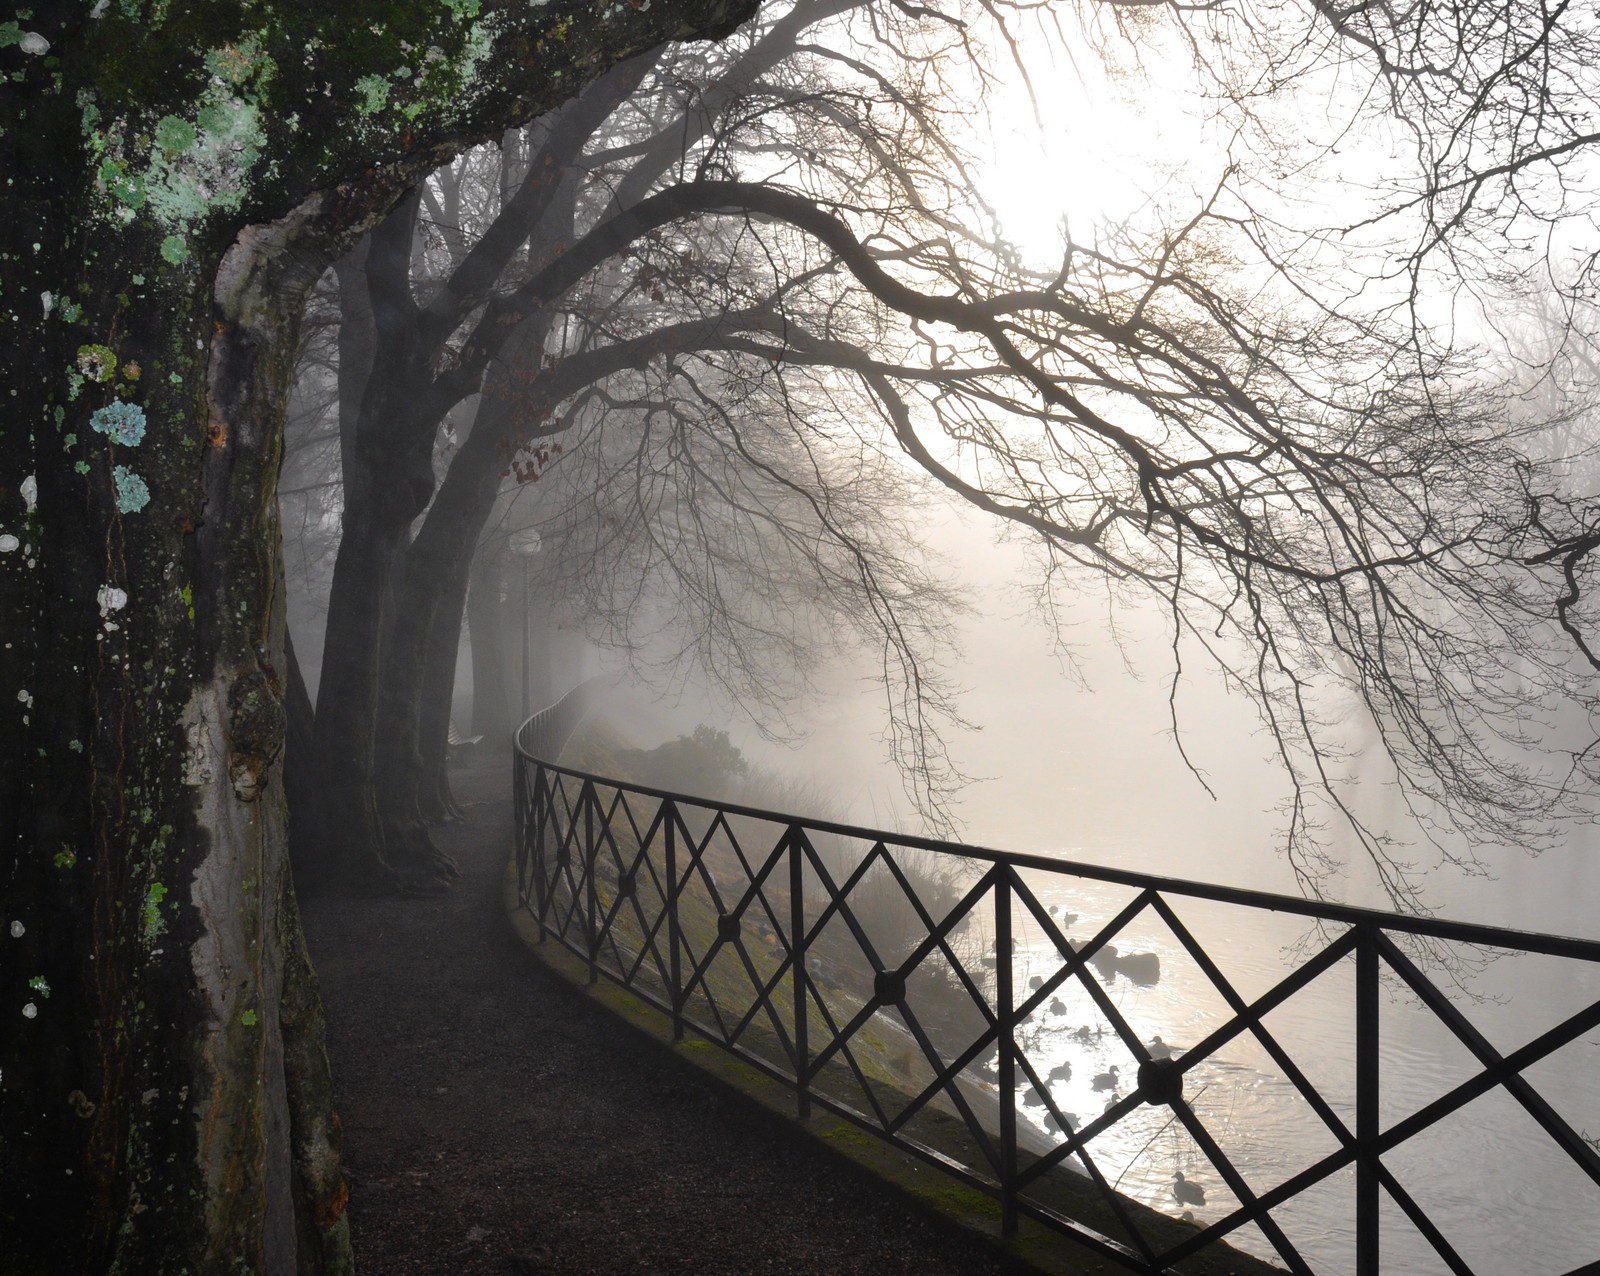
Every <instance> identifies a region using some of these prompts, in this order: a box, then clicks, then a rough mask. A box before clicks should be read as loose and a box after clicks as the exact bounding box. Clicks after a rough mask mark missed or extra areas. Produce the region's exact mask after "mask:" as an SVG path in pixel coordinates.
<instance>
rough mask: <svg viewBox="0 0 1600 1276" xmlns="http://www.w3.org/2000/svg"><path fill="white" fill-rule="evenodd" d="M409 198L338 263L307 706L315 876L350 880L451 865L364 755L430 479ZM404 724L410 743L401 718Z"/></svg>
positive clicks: (381, 717)
mask: <svg viewBox="0 0 1600 1276" xmlns="http://www.w3.org/2000/svg"><path fill="white" fill-rule="evenodd" d="M416 207H417V201H416V197H415V195H413V197H411V198H409V199H407V200H406V201H405V202H404V203H403V204H402V205H401V207H400V208H399V209H397V210H396V211H395V212H394V213H393V214H392V215H391V216H390V217H389V218H388V219H387V220H386V221H385V222H384V224H383V225H382V226H381V227H379V228H378V229H377V230H375V231H374V232H373V233H372V235H371V236H370V239H369V242H368V245H367V249H366V253H365V255H364V258H362V257H357V256H355V255H353V256H352V258H350V259H347V260H346V261H345V262H342V263H341V264H340V268H339V282H340V293H341V310H342V315H341V324H340V374H339V392H340V407H339V425H340V448H341V453H342V457H343V475H344V510H343V519H342V534H341V537H340V541H339V552H338V555H337V557H336V558H335V560H334V569H333V582H332V586H331V588H330V591H329V595H328V623H327V635H326V640H325V645H324V647H323V656H322V678H321V682H320V684H319V686H320V688H321V691H320V693H319V695H318V705H317V719H316V757H317V768H318V780H319V786H320V802H319V809H318V815H317V821H316V827H315V829H314V830H313V836H314V838H315V840H316V843H317V850H316V852H315V857H316V859H317V860H318V861H319V865H318V869H317V875H318V879H319V880H326V881H331V882H334V883H337V884H339V885H341V886H344V887H348V888H353V889H358V890H360V889H364V890H372V889H386V888H391V887H394V886H397V885H401V884H404V883H417V882H419V881H421V880H425V879H428V878H430V877H435V876H437V877H441V878H443V879H445V880H448V879H449V878H451V877H453V876H454V873H453V870H452V868H451V866H450V864H449V861H448V860H447V859H445V858H444V857H443V856H441V855H440V854H439V852H438V851H437V850H435V848H434V847H433V844H432V841H431V839H429V838H428V836H427V833H426V830H425V829H423V828H422V826H421V822H420V820H418V819H417V818H416V813H415V810H414V805H415V800H414V794H413V797H412V800H411V801H410V802H408V803H406V804H403V805H397V804H396V803H395V802H394V801H392V800H391V799H392V798H393V797H394V795H395V794H396V793H397V792H399V790H397V789H396V788H395V786H394V784H393V783H392V780H391V778H388V777H385V776H384V774H383V771H384V767H385V766H386V765H388V763H387V762H386V761H381V760H380V759H379V756H378V754H379V740H380V739H381V738H383V737H384V733H385V732H387V731H392V730H394V729H395V724H396V722H397V721H399V722H403V721H405V720H406V719H405V718H404V716H403V715H402V716H401V717H400V718H398V719H396V718H395V717H394V716H393V714H388V715H385V714H384V713H383V711H382V708H381V705H382V700H383V696H384V685H385V673H384V669H385V666H386V664H391V663H394V661H395V660H396V659H398V660H399V661H400V662H401V663H402V664H403V663H404V662H405V661H406V659H407V657H406V656H405V655H404V654H400V655H398V656H390V657H388V658H386V656H385V651H384V644H385V637H386V635H388V636H390V637H392V630H393V624H394V618H395V617H397V616H403V615H404V611H403V609H401V610H400V611H396V609H395V606H394V600H393V597H392V589H393V586H394V584H395V582H396V581H397V580H399V579H402V578H403V568H402V565H401V563H400V558H399V556H400V553H401V548H402V546H403V545H404V543H405V537H406V533H407V531H408V530H409V528H410V525H411V522H412V520H413V519H415V518H416V516H417V515H418V514H420V513H421V512H422V510H423V509H424V508H425V507H426V505H427V503H428V498H429V496H430V495H431V494H432V491H433V464H432V441H433V435H434V431H435V429H436V427H437V424H438V421H439V420H440V419H442V416H443V414H442V413H436V412H435V411H434V410H433V409H432V407H431V406H430V403H431V396H430V395H429V393H428V387H429V386H430V385H431V381H432V377H431V374H430V373H429V372H428V370H427V368H426V367H425V366H422V365H421V364H420V362H419V359H418V357H417V351H416V349H415V328H414V325H412V324H411V323H410V322H409V308H410V307H411V304H412V303H411V302H410V298H409V287H410V285H409V271H410V256H411V245H412V239H413V227H414V224H415V216H416ZM347 356H348V358H349V366H348V367H347V363H346V359H347ZM406 734H407V736H408V739H409V740H410V741H413V742H414V735H415V729H414V728H411V729H410V730H409V731H407V733H406ZM395 743H396V744H398V743H399V742H395ZM390 752H391V750H389V749H385V753H386V754H388V753H390Z"/></svg>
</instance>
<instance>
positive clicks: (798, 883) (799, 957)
mask: <svg viewBox="0 0 1600 1276" xmlns="http://www.w3.org/2000/svg"><path fill="white" fill-rule="evenodd" d="M804 840H805V835H804V834H803V833H802V832H801V831H800V826H799V825H798V824H791V825H790V826H789V935H790V944H791V947H792V949H793V953H792V957H793V959H794V1080H795V1087H796V1090H797V1092H798V1098H797V1115H798V1116H799V1118H800V1120H802V1121H804V1120H806V1119H807V1118H808V1117H809V1116H810V1115H811V1079H810V1078H809V1077H808V1076H807V1075H806V1074H807V1072H809V1071H810V1067H811V1043H810V1040H809V1035H808V1033H807V1031H806V1029H807V1025H808V1020H809V1018H810V1016H809V1015H808V1013H807V1012H808V1010H809V1009H810V1006H809V1002H808V1000H807V997H806V902H805V894H804V891H805V885H804V883H805V857H804V855H802V854H801V851H800V847H801V844H802V843H803V842H804Z"/></svg>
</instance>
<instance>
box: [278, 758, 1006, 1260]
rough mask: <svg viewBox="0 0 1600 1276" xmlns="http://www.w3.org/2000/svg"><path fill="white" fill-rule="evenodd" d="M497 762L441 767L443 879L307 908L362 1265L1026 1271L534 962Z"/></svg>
mask: <svg viewBox="0 0 1600 1276" xmlns="http://www.w3.org/2000/svg"><path fill="white" fill-rule="evenodd" d="M509 772H510V766H509V763H507V764H505V765H479V766H476V767H474V768H472V769H470V770H465V771H459V772H457V773H456V775H455V779H456V783H457V796H458V798H461V799H462V800H463V805H464V806H465V807H466V809H467V812H468V814H469V816H470V819H469V821H468V822H467V823H464V824H458V825H454V826H452V827H450V828H448V829H445V830H442V831H441V833H440V837H439V840H440V842H441V843H442V844H444V845H445V846H447V847H448V848H449V849H450V850H451V851H452V852H453V853H454V854H455V855H456V856H457V857H458V858H459V859H460V862H461V867H462V878H461V881H460V882H459V883H458V884H457V886H456V888H455V890H453V891H451V892H449V893H448V894H445V895H441V896H438V897H433V898H423V899H369V900H341V899H313V900H308V901H306V902H305V904H304V915H305V925H306V931H307V934H308V937H309V940H310V944H311V951H312V957H313V959H314V961H315V963H316V967H317V970H318V973H319V976H320V978H321V981H322V991H323V997H324V1000H325V1002H326V1005H327V1018H328V1047H329V1053H330V1054H331V1056H332V1061H333V1072H334V1083H335V1088H336V1092H337V1096H338V1105H339V1110H340V1113H341V1115H342V1117H343V1121H344V1130H345V1151H346V1158H347V1165H348V1169H349V1173H350V1179H351V1205H350V1217H351V1227H352V1232H353V1235H354V1239H355V1246H356V1257H357V1263H358V1267H359V1271H360V1272H361V1273H362V1276H404V1274H406V1273H451V1274H460V1276H471V1274H473V1273H497V1274H498V1273H561V1274H562V1276H567V1274H571V1276H582V1274H586V1273H595V1274H596V1276H600V1274H602V1273H603V1274H605V1276H613V1274H617V1273H652V1274H654V1273H674V1272H683V1273H691V1272H692V1273H698V1274H700V1276H708V1274H709V1276H721V1274H725V1273H726V1274H733V1273H739V1274H746V1273H749V1274H755V1273H760V1274H762V1276H767V1274H772V1273H796V1274H804V1276H817V1274H827V1276H834V1274H842V1273H863V1274H865V1273H872V1274H874V1276H889V1274H891V1273H899V1272H906V1273H911V1272H915V1273H919V1274H920V1276H938V1274H941V1273H950V1274H960V1276H966V1274H968V1273H973V1274H988V1273H997V1274H998V1273H1021V1272H1024V1271H1027V1270H1030V1269H1026V1268H1023V1267H1021V1266H1019V1265H1018V1264H1016V1263H1014V1262H1011V1261H1009V1260H1007V1259H1006V1258H1005V1257H1004V1256H1003V1255H1002V1254H1000V1253H999V1252H998V1251H996V1250H995V1249H993V1248H992V1247H990V1246H987V1245H985V1244H983V1243H982V1241H981V1240H978V1239H976V1238H974V1237H972V1236H970V1235H968V1234H966V1233H963V1232H960V1231H959V1230H957V1229H956V1228H954V1227H953V1225H951V1224H949V1223H947V1222H946V1221H945V1220H944V1219H942V1218H940V1217H938V1216H937V1215H934V1214H931V1213H929V1212H927V1211H924V1210H922V1209H921V1208H919V1207H917V1206H915V1205H913V1204H911V1203H909V1202H907V1201H906V1200H905V1199H904V1198H902V1197H901V1196H899V1195H898V1194H897V1193H895V1192H894V1191H893V1190H892V1189H891V1188H889V1187H887V1186H885V1185H883V1184H881V1183H879V1182H878V1181H877V1180H875V1179H873V1178H871V1177H870V1176H868V1175H866V1174H865V1173H864V1172H862V1171H860V1170H858V1169H857V1168H856V1167H855V1166H853V1165H852V1164H850V1163H849V1162H847V1161H845V1160H843V1159H842V1158H839V1157H836V1156H834V1155H833V1154H832V1153H830V1152H829V1151H827V1150H826V1149H824V1148H821V1147H819V1146H818V1145H816V1144H815V1142H814V1141H812V1140H809V1139H807V1138H806V1137H805V1136H803V1135H802V1134H800V1133H799V1132H798V1131H797V1130H796V1129H795V1127H793V1126H792V1125H790V1124H787V1123H785V1122H783V1121H782V1120H780V1119H778V1118H776V1117H774V1116H772V1115H770V1114H769V1113H767V1112H766V1111H765V1110H763V1109H761V1108H760V1107H759V1106H757V1105H756V1104H754V1103H753V1102H751V1101H750V1100H747V1099H745V1098H744V1097H743V1096H741V1095H739V1094H737V1093H734V1092H731V1091H729V1090H727V1089H726V1088H725V1087H723V1086H721V1085H720V1084H718V1083H716V1082H714V1081H711V1080H709V1079H707V1078H705V1077H703V1076H702V1075H701V1074H699V1073H698V1072H697V1071H696V1070H695V1069H693V1068H692V1067H690V1066H689V1065H688V1064H686V1063H685V1062H684V1061H682V1060H680V1059H679V1058H678V1057H676V1056H675V1055H674V1054H673V1053H672V1052H671V1051H670V1050H668V1049H666V1048H665V1047H663V1046H661V1045H659V1044H658V1043H656V1042H654V1041H651V1040H649V1039H648V1038H646V1037H645V1036H644V1035H643V1034H641V1033H639V1032H637V1031H636V1030H634V1029H632V1028H630V1027H628V1026H627V1025H625V1024H623V1023H621V1022H620V1021H618V1020H616V1019H615V1018H613V1017H612V1016H611V1015H610V1014H608V1013H607V1012H605V1011H604V1010H602V1009H601V1008H600V1007H598V1006H596V1005H595V1004H594V1003H593V1002H591V1001H590V1000H589V999H587V998H586V997H585V996H583V995H582V993H581V992H580V991H579V990H577V989H575V988H573V987H571V986H570V985H568V984H566V983H565V982H563V981H562V980H561V979H559V978H557V977H556V976H554V975H552V974H550V973H549V972H547V971H546V970H545V969H544V968H543V967H542V966H541V965H540V964H539V963H538V962H537V961H536V960H535V959H534V958H533V957H532V956H531V954H530V953H529V952H528V951H527V950H526V949H525V948H524V947H523V945H522V944H521V943H520V942H519V941H518V940H517V939H516V938H515V937H514V935H513V934H512V931H511V927H510V926H509V924H508V923H507V920H506V918H505V914H504V912H503V910H502V907H501V902H500V886H501V875H502V873H503V871H504V867H505V862H506V856H507V854H508V850H509V847H510V842H511V826H510V818H511V812H510V801H509V790H510V775H509Z"/></svg>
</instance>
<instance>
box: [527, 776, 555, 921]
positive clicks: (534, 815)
mask: <svg viewBox="0 0 1600 1276" xmlns="http://www.w3.org/2000/svg"><path fill="white" fill-rule="evenodd" d="M548 783H549V777H548V776H546V775H545V773H544V763H543V762H536V763H534V766H533V806H532V809H531V810H530V812H529V817H528V818H529V819H530V820H531V821H532V823H533V833H532V846H531V848H530V855H531V867H532V870H533V908H534V912H535V914H536V915H537V916H538V918H539V942H540V943H541V944H542V943H544V941H545V940H546V938H548V936H549V931H548V930H547V929H546V926H545V919H546V917H548V916H549V912H550V882H549V879H548V878H547V877H546V876H545V874H546V873H547V872H548V871H549V870H548V869H547V868H546V866H545V847H546V844H547V842H548V839H549V836H550V833H549V828H548V825H549V823H550V820H549V814H548V811H547V809H546V807H545V789H546V786H547V785H548Z"/></svg>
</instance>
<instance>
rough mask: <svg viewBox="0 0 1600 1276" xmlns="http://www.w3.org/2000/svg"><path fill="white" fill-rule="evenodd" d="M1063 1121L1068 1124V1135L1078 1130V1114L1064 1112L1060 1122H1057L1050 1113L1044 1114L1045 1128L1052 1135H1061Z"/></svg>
mask: <svg viewBox="0 0 1600 1276" xmlns="http://www.w3.org/2000/svg"><path fill="white" fill-rule="evenodd" d="M1063 1121H1064V1122H1066V1128H1067V1133H1069V1134H1071V1133H1072V1132H1074V1131H1075V1130H1076V1129H1077V1128H1078V1114H1077V1113H1076V1112H1063V1113H1062V1114H1061V1120H1060V1121H1057V1120H1056V1119H1055V1117H1054V1116H1053V1115H1052V1114H1051V1113H1049V1112H1046V1113H1045V1114H1044V1128H1045V1129H1047V1130H1049V1131H1050V1133H1051V1134H1060V1133H1061V1125H1062V1122H1063Z"/></svg>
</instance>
